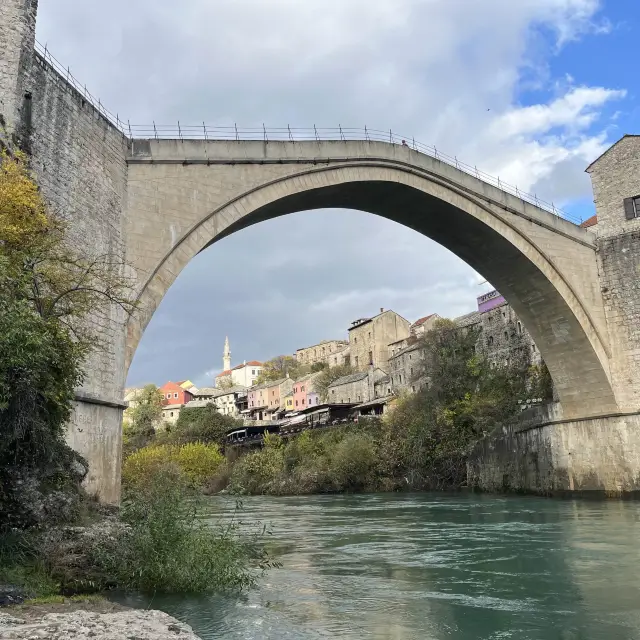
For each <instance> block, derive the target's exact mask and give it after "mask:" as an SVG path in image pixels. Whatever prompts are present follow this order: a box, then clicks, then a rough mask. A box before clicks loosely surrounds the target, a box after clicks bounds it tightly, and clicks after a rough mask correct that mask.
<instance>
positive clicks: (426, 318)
mask: <svg viewBox="0 0 640 640" xmlns="http://www.w3.org/2000/svg"><path fill="white" fill-rule="evenodd" d="M435 315H436V314H435V313H431V314H429V315H428V316H425V317H424V318H420V319H419V320H416V321H415V322H414V323H413V324H412V325H411V326H412V327H419V326H420V325H421V324H424V323H425V322H426V321H427V320H428V319H429V318H433V316H435Z"/></svg>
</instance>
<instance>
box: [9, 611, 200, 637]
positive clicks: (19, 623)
mask: <svg viewBox="0 0 640 640" xmlns="http://www.w3.org/2000/svg"><path fill="white" fill-rule="evenodd" d="M0 638H2V639H3V640H39V639H40V638H43V639H44V638H46V639H47V640H68V639H69V638H74V639H75V640H172V639H175V640H200V638H199V637H198V636H197V635H196V634H195V633H193V630H192V629H191V627H190V626H188V625H186V624H184V623H182V622H178V620H176V619H175V618H172V617H171V616H170V615H168V614H166V613H163V612H162V611H153V610H151V611H141V610H130V611H120V612H117V613H94V612H92V611H73V612H71V613H47V614H46V615H44V616H43V617H42V618H41V619H39V620H36V621H33V620H30V621H24V620H21V619H20V618H17V617H15V616H12V615H8V614H3V613H0Z"/></svg>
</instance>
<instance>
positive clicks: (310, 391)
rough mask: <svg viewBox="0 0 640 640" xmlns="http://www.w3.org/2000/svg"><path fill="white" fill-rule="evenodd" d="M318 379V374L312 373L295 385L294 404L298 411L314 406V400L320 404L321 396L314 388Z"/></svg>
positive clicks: (297, 381)
mask: <svg viewBox="0 0 640 640" xmlns="http://www.w3.org/2000/svg"><path fill="white" fill-rule="evenodd" d="M317 377H318V374H317V373H310V374H307V375H306V376H302V377H301V378H299V379H298V380H296V381H295V382H294V383H293V403H294V409H295V410H296V411H298V410H300V409H307V408H309V406H313V404H314V403H313V400H314V399H315V404H318V403H319V395H318V394H317V393H315V390H314V386H313V383H314V380H316V379H317Z"/></svg>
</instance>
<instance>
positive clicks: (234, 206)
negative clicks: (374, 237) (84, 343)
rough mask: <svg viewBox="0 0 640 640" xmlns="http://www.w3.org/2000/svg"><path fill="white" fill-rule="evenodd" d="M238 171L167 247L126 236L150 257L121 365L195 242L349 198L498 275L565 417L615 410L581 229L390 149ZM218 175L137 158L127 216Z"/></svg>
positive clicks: (175, 204)
mask: <svg viewBox="0 0 640 640" xmlns="http://www.w3.org/2000/svg"><path fill="white" fill-rule="evenodd" d="M236 172H238V173H239V174H240V178H239V180H238V184H237V186H236V187H235V190H234V191H233V196H232V197H227V198H224V199H223V201H222V202H220V204H219V205H218V206H216V207H214V208H209V209H206V208H202V207H200V209H199V213H198V214H197V215H195V217H194V216H192V217H191V219H190V220H189V222H190V224H186V225H184V226H182V227H181V228H180V229H179V230H178V232H176V228H175V227H174V226H171V233H170V235H171V238H170V241H169V242H166V238H165V241H164V246H161V247H153V248H152V247H150V246H149V245H148V243H149V242H153V240H152V239H150V240H148V241H146V240H144V238H143V237H142V236H141V234H134V238H135V239H136V242H134V243H133V244H131V245H129V246H128V255H129V256H130V257H133V261H132V262H133V266H134V268H136V258H137V256H138V255H141V254H145V255H146V254H149V253H150V254H151V256H150V259H149V257H147V259H146V260H145V261H144V262H145V265H146V268H139V269H136V270H137V275H138V280H139V290H138V299H139V303H140V311H139V313H138V314H137V315H136V316H134V317H132V318H131V319H130V321H129V324H128V327H127V347H126V348H127V351H126V367H127V368H128V367H129V365H130V363H131V360H132V358H133V355H134V352H135V349H136V348H137V345H138V343H139V341H140V338H141V336H142V333H143V331H144V329H145V327H146V326H147V324H148V322H149V321H150V319H151V317H152V315H153V313H154V312H155V310H156V309H157V307H158V305H159V304H160V302H161V300H162V298H163V297H164V295H165V293H166V291H167V290H168V288H169V287H170V285H171V284H172V283H173V281H174V280H175V278H176V277H177V276H178V275H179V273H180V272H181V270H182V269H183V268H184V267H185V266H186V265H187V263H188V262H189V261H190V260H191V259H192V258H193V257H194V256H195V255H197V254H198V253H199V252H201V251H203V250H204V249H205V248H207V247H209V246H210V245H211V244H213V243H215V242H216V241H218V240H220V239H221V238H224V237H226V236H228V235H230V234H232V233H235V232H237V231H239V230H241V229H243V228H246V227H248V226H251V225H253V224H256V223H258V222H261V221H265V220H269V219H272V218H275V217H278V216H282V215H286V214H289V213H294V212H297V211H306V210H312V209H319V208H349V209H357V210H362V211H367V212H370V213H372V214H375V215H379V216H382V217H385V218H388V219H390V220H394V221H396V222H399V223H401V224H403V225H405V226H407V227H410V228H412V229H414V230H416V231H418V232H419V233H422V234H423V235H425V236H427V237H429V238H431V239H433V240H435V241H436V242H438V243H439V244H441V245H443V246H444V247H446V248H447V249H449V250H450V251H452V252H453V253H454V254H455V255H457V256H458V257H459V258H461V259H462V260H464V261H465V262H466V263H467V264H469V265H470V266H471V267H472V268H474V269H475V270H476V271H477V272H478V273H480V274H482V275H483V276H484V277H485V278H486V279H487V280H488V281H490V282H491V283H492V284H494V285H495V286H496V287H497V288H498V289H499V290H500V292H501V293H502V294H503V295H504V296H505V298H506V299H507V300H508V301H509V303H510V304H511V305H512V306H513V308H514V310H515V311H516V313H517V314H518V316H519V317H520V318H521V320H522V321H523V323H524V325H525V327H526V328H527V329H528V330H529V332H530V333H531V335H532V337H533V339H534V340H535V342H536V344H537V345H538V347H539V349H540V351H541V354H542V356H543V358H544V359H545V362H546V363H547V366H548V367H549V370H550V372H551V375H552V377H553V379H554V383H555V385H556V388H557V390H558V394H559V397H560V402H561V404H562V407H563V414H564V416H565V417H567V418H568V417H583V416H586V415H597V414H602V413H605V412H607V411H615V410H616V408H617V404H616V400H615V397H614V393H613V390H612V387H611V382H610V377H609V365H608V359H609V353H608V343H607V336H606V335H605V334H604V332H603V330H602V323H601V309H600V308H599V306H598V304H597V301H598V298H597V295H598V294H599V291H598V292H595V291H594V289H593V286H591V284H590V282H589V281H590V279H591V278H594V277H595V276H596V275H597V271H596V270H595V269H596V266H595V265H596V261H595V243H594V242H593V238H592V236H591V235H590V234H588V233H587V232H584V231H583V230H582V229H580V230H577V228H576V227H574V226H573V225H570V223H565V221H562V222H561V224H558V221H557V220H554V219H553V218H554V217H553V216H551V214H548V219H546V218H545V216H531V215H529V213H528V211H527V210H526V208H522V209H521V210H517V209H516V208H512V207H510V206H508V203H507V205H505V203H498V202H496V201H495V200H494V199H493V198H492V197H486V196H485V195H484V194H482V193H478V192H477V191H474V190H470V189H468V188H467V187H465V185H464V184H460V183H459V182H456V181H455V180H450V179H448V178H447V177H446V176H443V175H441V174H437V173H434V172H430V171H428V170H425V169H424V168H423V167H420V166H416V165H414V164H411V163H407V162H399V161H398V160H396V159H380V158H377V159H372V158H358V159H353V160H348V159H344V158H343V159H341V160H340V161H336V162H328V163H326V164H303V165H296V164H293V165H286V169H284V175H282V174H281V175H277V173H276V175H275V176H274V177H271V176H265V175H262V176H261V179H257V180H256V179H255V178H254V176H253V174H255V173H256V171H255V167H253V166H252V168H250V169H249V168H248V167H246V166H241V167H240V168H236ZM217 173H218V171H217V170H216V166H215V165H214V166H211V165H210V164H208V163H207V164H206V165H204V164H192V163H189V162H169V163H165V164H162V163H158V162H152V163H146V162H141V163H135V162H133V163H132V164H131V165H130V166H129V185H130V192H131V193H130V197H129V199H130V202H129V206H128V209H129V219H130V220H132V221H135V220H136V219H137V218H138V216H137V215H136V207H137V204H136V203H137V202H141V201H143V200H145V199H146V200H147V201H148V200H149V199H151V200H153V201H154V203H155V205H154V207H147V208H146V211H147V214H146V215H147V217H149V218H150V219H153V220H155V222H156V223H160V224H161V226H162V224H163V223H164V222H166V221H164V220H163V214H162V210H163V206H162V201H163V200H167V199H168V200H170V201H171V208H170V209H169V211H173V212H174V213H173V215H175V213H176V212H177V211H179V210H180V207H182V206H186V207H190V208H191V209H193V207H192V206H191V204H190V203H191V201H192V200H193V199H194V198H197V197H198V194H199V193H200V192H201V191H202V190H205V191H206V190H208V189H211V187H212V186H215V184H217V183H218V182H219V181H220V180H221V179H222V180H224V177H222V178H221V177H216V174H217ZM243 173H244V175H243ZM249 174H251V179H249ZM258 174H259V171H258ZM265 178H267V179H265ZM269 178H270V179H269ZM211 180H213V184H212V182H211ZM154 184H155V187H154V186H152V185H154ZM136 185H137V186H136ZM142 191H144V194H142ZM489 195H491V194H489ZM205 200H206V198H205ZM152 208H153V210H154V212H153V214H151V209H152ZM143 217H144V216H143ZM169 217H171V215H169ZM134 227H135V224H134ZM574 229H575V230H576V231H575V232H574ZM128 235H129V234H125V237H128ZM167 235H169V234H165V236H167ZM161 244H162V243H161ZM580 274H582V275H581V276H580V277H577V275H580ZM593 284H594V285H595V282H594V283H593ZM594 302H595V303H594Z"/></svg>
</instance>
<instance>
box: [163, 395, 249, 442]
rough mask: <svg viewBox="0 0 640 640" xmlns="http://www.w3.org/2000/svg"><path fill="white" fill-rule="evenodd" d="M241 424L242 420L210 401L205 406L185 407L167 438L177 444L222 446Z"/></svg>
mask: <svg viewBox="0 0 640 640" xmlns="http://www.w3.org/2000/svg"><path fill="white" fill-rule="evenodd" d="M241 426H242V422H241V421H240V420H236V419H235V418H232V417H231V416H225V415H223V414H221V413H220V412H219V411H218V409H217V408H216V406H215V405H214V404H213V403H210V404H207V405H206V406H204V407H190V408H185V409H183V410H182V411H181V412H180V415H179V416H178V420H177V421H176V423H175V425H173V426H172V428H171V431H170V432H169V433H167V435H166V438H167V440H168V441H169V442H172V443H175V444H186V443H189V442H205V443H210V444H218V445H220V446H222V445H224V443H225V437H226V434H227V433H228V432H229V431H232V430H233V429H236V428H240V427H241Z"/></svg>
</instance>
